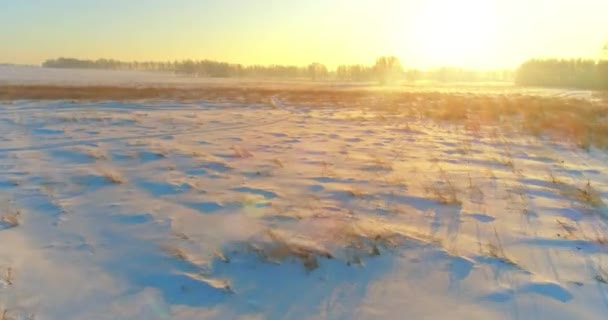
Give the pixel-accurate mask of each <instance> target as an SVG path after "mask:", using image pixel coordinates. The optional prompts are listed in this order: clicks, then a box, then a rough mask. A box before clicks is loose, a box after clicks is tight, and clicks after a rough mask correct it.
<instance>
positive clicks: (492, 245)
mask: <svg viewBox="0 0 608 320" xmlns="http://www.w3.org/2000/svg"><path fill="white" fill-rule="evenodd" d="M494 237H495V242H491V241H490V242H488V244H487V250H488V251H487V254H488V255H489V256H491V257H493V258H495V259H497V260H499V261H501V262H503V263H505V264H508V265H512V266H517V263H516V262H515V261H513V260H512V259H510V258H509V257H508V256H507V254H506V253H505V249H504V247H503V246H502V241H501V240H500V237H499V236H498V232H497V231H496V228H494Z"/></svg>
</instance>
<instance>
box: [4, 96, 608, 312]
mask: <svg viewBox="0 0 608 320" xmlns="http://www.w3.org/2000/svg"><path fill="white" fill-rule="evenodd" d="M419 103H420V104H426V103H427V102H426V101H423V102H419ZM432 103H433V101H429V102H428V104H432ZM339 104H340V103H338V102H336V101H333V102H332V101H330V102H325V103H317V102H310V103H308V104H307V103H306V102H305V101H304V102H302V101H299V100H298V98H297V97H291V98H289V97H285V98H283V97H281V96H279V97H273V98H272V99H271V100H269V101H268V102H267V103H257V104H254V103H247V102H234V101H188V102H176V101H161V100H154V101H152V100H148V101H134V102H112V101H105V102H86V101H83V102H76V101H25V100H18V101H5V102H1V103H0V167H1V170H0V189H1V191H2V193H1V197H2V198H1V199H0V243H2V245H1V246H0V319H4V320H6V319H406V318H407V319H604V318H605V315H606V314H607V313H608V261H606V260H607V255H606V254H607V253H608V233H607V224H606V222H607V220H606V219H608V216H607V215H608V210H607V209H606V204H605V201H606V199H607V197H608V171H607V165H608V154H606V153H605V152H604V151H599V150H598V149H596V148H595V147H594V146H593V145H587V146H586V148H579V146H577V145H576V143H571V142H569V141H556V140H555V139H549V138H547V137H545V136H539V137H535V136H533V135H530V134H528V133H523V132H522V131H520V130H516V129H514V125H513V124H512V123H506V122H498V123H497V124H493V125H485V124H483V123H481V124H479V123H478V124H471V123H467V124H463V123H460V122H457V121H456V122H454V121H450V119H453V118H458V115H457V114H456V115H450V114H447V115H441V116H439V117H434V119H435V120H432V119H431V118H433V117H432V115H430V114H429V115H427V116H426V117H425V116H421V115H420V114H418V115H416V114H413V113H407V112H387V111H386V110H383V111H378V110H376V109H375V108H374V103H373V101H372V102H370V104H369V105H361V106H352V107H350V108H349V107H342V106H338V105H339ZM594 141H596V140H594Z"/></svg>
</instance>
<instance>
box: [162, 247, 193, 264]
mask: <svg viewBox="0 0 608 320" xmlns="http://www.w3.org/2000/svg"><path fill="white" fill-rule="evenodd" d="M163 251H164V252H165V253H167V254H168V255H170V256H172V257H174V258H177V259H179V260H182V261H189V258H188V255H187V254H186V252H185V251H184V250H182V249H180V248H178V247H165V248H163Z"/></svg>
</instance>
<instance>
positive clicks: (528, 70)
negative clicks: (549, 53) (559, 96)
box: [515, 59, 608, 90]
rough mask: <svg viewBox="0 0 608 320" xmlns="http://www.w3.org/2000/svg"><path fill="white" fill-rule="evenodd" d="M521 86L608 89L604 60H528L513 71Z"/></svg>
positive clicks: (607, 64) (606, 69) (606, 61)
mask: <svg viewBox="0 0 608 320" xmlns="http://www.w3.org/2000/svg"><path fill="white" fill-rule="evenodd" d="M515 83H516V84H518V85H522V86H544V87H563V88H579V89H602V90H607V89H608V60H599V61H596V60H589V59H532V60H528V61H526V62H524V63H523V64H522V65H521V66H520V67H519V69H517V71H516V75H515Z"/></svg>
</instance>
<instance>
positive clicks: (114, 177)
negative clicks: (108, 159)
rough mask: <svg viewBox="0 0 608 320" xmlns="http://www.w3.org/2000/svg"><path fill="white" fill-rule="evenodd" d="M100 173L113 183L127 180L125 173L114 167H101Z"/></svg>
mask: <svg viewBox="0 0 608 320" xmlns="http://www.w3.org/2000/svg"><path fill="white" fill-rule="evenodd" d="M100 173H101V175H102V176H103V177H104V179H106V180H107V181H109V182H111V183H113V184H123V183H125V182H126V181H127V180H126V178H125V176H124V175H122V174H121V173H120V172H118V171H117V170H114V169H110V168H102V169H100Z"/></svg>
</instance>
